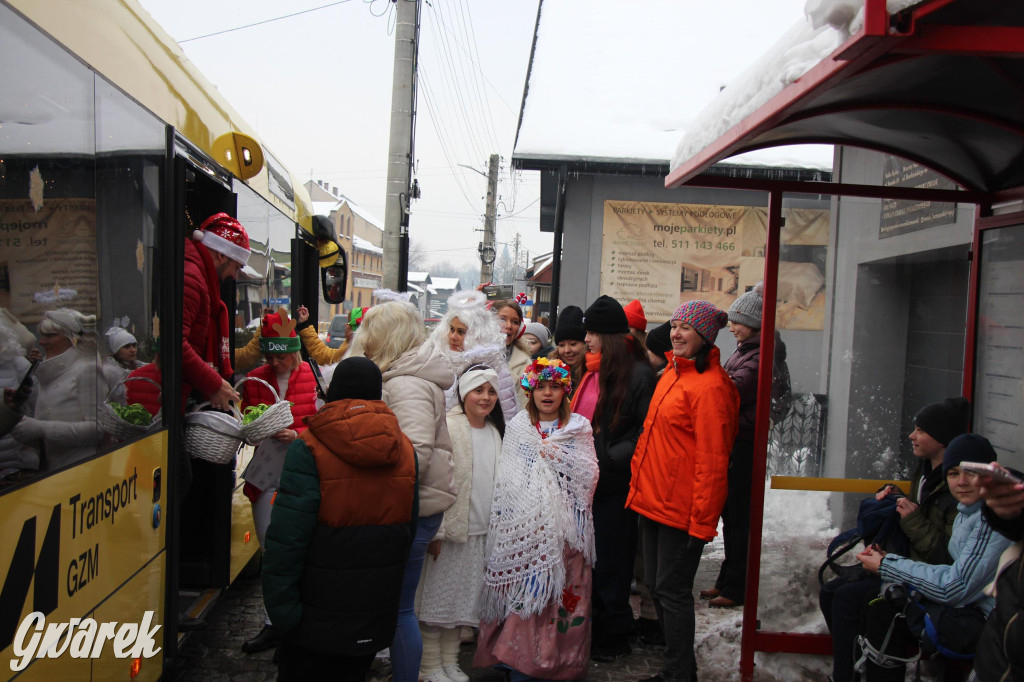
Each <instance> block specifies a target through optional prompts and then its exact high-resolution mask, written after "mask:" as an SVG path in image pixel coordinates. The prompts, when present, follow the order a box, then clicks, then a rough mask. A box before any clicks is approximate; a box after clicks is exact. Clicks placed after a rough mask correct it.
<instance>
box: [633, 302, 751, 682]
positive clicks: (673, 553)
mask: <svg viewBox="0 0 1024 682" xmlns="http://www.w3.org/2000/svg"><path fill="white" fill-rule="evenodd" d="M726 322H728V316H727V315H726V313H724V312H723V311H721V310H718V309H717V308H716V307H715V306H714V305H713V304H711V303H708V302H707V301H689V302H687V303H684V304H683V305H681V306H679V308H677V309H676V312H675V313H674V314H673V315H672V319H671V325H672V326H671V331H670V333H669V336H670V338H671V340H672V350H671V351H670V352H669V353H666V358H667V359H668V366H667V367H666V369H665V372H664V373H663V374H662V375H661V379H660V380H659V381H658V384H657V386H656V387H655V389H654V396H653V397H652V398H651V403H650V407H649V408H648V411H647V418H646V419H645V420H644V426H643V431H642V432H641V435H640V440H639V441H638V442H637V445H636V451H635V452H634V454H633V461H632V475H633V476H632V480H631V481H630V485H629V495H628V497H627V498H626V506H627V507H628V508H630V509H632V510H634V511H636V512H637V513H639V514H640V530H641V533H642V537H643V545H644V573H645V575H646V578H647V586H648V587H649V588H650V590H651V596H652V597H653V598H654V604H655V607H656V608H657V611H658V620H659V622H660V623H661V625H662V630H663V632H664V635H665V642H666V647H665V655H664V661H663V663H662V669H661V673H659V674H658V675H656V676H654V677H652V678H650V679H651V680H659V681H660V680H666V681H669V682H671V681H673V680H691V679H695V675H696V672H697V659H696V657H695V656H694V650H693V643H694V629H695V616H694V610H693V579H694V577H695V576H696V574H697V567H698V566H699V565H700V555H701V551H702V550H703V549H704V545H705V544H706V543H707V542H709V541H710V540H712V539H713V538H714V537H715V533H716V529H717V527H718V517H719V516H720V515H721V513H722V507H723V506H724V505H725V498H726V495H727V493H728V470H729V452H730V450H732V445H733V440H734V439H735V438H736V431H737V429H738V421H739V395H738V393H737V391H736V385H735V384H734V383H733V381H732V379H730V378H729V375H728V374H726V373H725V370H723V369H722V366H721V364H720V362H719V352H718V348H717V347H716V346H715V345H714V343H715V338H716V337H717V336H718V331H719V330H720V329H721V328H722V327H724V326H725V324H726Z"/></svg>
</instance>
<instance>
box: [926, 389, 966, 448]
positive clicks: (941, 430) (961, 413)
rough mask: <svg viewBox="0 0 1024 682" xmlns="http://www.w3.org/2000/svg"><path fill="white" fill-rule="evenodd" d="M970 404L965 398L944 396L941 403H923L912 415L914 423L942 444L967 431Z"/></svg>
mask: <svg viewBox="0 0 1024 682" xmlns="http://www.w3.org/2000/svg"><path fill="white" fill-rule="evenodd" d="M970 412H971V404H970V403H969V402H967V398H946V399H945V400H943V401H942V402H941V403H932V404H931V405H925V406H924V407H922V408H921V411H920V412H918V413H917V414H916V415H915V416H914V425H915V426H917V427H918V428H920V429H921V430H922V431H924V432H925V433H927V434H928V435H929V436H931V437H932V438H934V439H935V440H937V441H938V442H940V443H942V445H943V446H946V445H949V442H950V441H951V440H953V439H954V438H956V437H957V436H959V435H960V434H961V433H966V432H967V420H968V419H969V418H970Z"/></svg>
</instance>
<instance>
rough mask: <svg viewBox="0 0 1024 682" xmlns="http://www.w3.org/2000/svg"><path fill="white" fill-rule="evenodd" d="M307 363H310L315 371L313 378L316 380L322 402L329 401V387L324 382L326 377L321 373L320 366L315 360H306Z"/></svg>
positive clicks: (310, 366)
mask: <svg viewBox="0 0 1024 682" xmlns="http://www.w3.org/2000/svg"><path fill="white" fill-rule="evenodd" d="M306 362H307V363H309V368H310V369H311V370H313V377H314V378H315V379H316V387H317V390H318V392H319V394H320V398H321V400H325V401H326V400H327V385H326V382H324V375H323V374H322V373H321V372H320V365H318V364H317V362H316V360H314V359H313V358H306Z"/></svg>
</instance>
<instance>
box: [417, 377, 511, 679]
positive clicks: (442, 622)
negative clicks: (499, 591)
mask: <svg viewBox="0 0 1024 682" xmlns="http://www.w3.org/2000/svg"><path fill="white" fill-rule="evenodd" d="M457 386H458V397H459V404H458V405H456V406H455V407H453V408H452V409H451V410H449V411H448V432H449V434H450V435H451V439H452V453H453V460H454V463H455V486H456V488H457V490H458V492H457V493H456V497H455V504H454V505H452V506H451V507H450V508H449V509H448V510H447V511H446V512H445V513H444V520H443V521H442V522H441V528H440V529H439V530H438V531H437V535H436V536H434V539H433V540H432V541H431V542H430V544H429V545H427V555H428V558H427V559H426V561H425V563H424V567H423V579H422V582H421V583H420V603H419V608H418V609H417V613H418V614H419V620H420V631H421V632H422V634H423V658H422V659H421V662H420V679H421V680H423V682H467V681H468V680H469V676H468V675H466V674H465V673H464V672H463V671H462V670H461V669H460V668H459V664H458V658H459V644H460V632H459V631H460V629H461V627H462V626H471V627H476V626H477V625H478V624H479V622H480V612H479V597H480V590H481V588H482V587H483V579H484V565H485V564H486V562H487V556H486V550H487V528H488V524H489V522H490V517H491V498H492V495H493V489H494V472H495V471H496V470H497V463H498V455H499V454H500V453H501V439H502V436H503V434H504V431H505V420H504V418H503V415H502V410H501V407H500V406H499V404H498V374H497V372H495V371H494V370H493V369H492V368H491V367H489V366H487V365H472V366H470V367H469V368H468V369H466V371H465V372H463V374H462V376H461V377H459V381H458V383H457Z"/></svg>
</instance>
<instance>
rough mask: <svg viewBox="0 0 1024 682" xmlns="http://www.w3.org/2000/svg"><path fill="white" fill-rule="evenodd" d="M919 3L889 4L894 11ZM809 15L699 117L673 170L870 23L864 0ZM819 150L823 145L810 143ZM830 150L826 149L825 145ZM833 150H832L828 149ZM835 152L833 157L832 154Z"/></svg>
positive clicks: (824, 0)
mask: <svg viewBox="0 0 1024 682" xmlns="http://www.w3.org/2000/svg"><path fill="white" fill-rule="evenodd" d="M916 2H917V0H887V2H886V6H887V7H886V9H887V10H888V11H889V12H890V13H895V12H899V11H900V10H902V9H905V8H906V7H908V6H910V5H913V4H916ZM806 12H807V13H806V14H805V16H804V17H803V18H801V19H800V20H798V21H797V22H796V23H794V24H793V25H792V26H791V27H790V29H789V30H788V31H786V32H785V33H784V34H783V35H782V36H781V37H780V38H779V39H778V41H776V43H775V44H774V45H773V46H772V47H771V48H770V49H769V50H768V52H766V53H765V54H763V55H762V56H761V57H759V58H758V59H756V60H754V61H753V63H752V64H751V65H750V66H749V67H748V68H747V69H746V70H745V71H744V72H743V73H741V74H740V75H739V76H738V77H737V78H736V79H735V80H733V81H732V82H730V83H729V85H727V86H726V87H725V89H723V90H722V92H721V93H720V94H719V95H718V96H717V97H715V98H714V99H713V100H711V102H710V103H709V104H708V105H707V106H706V107H705V108H704V109H703V110H702V111H701V112H700V113H699V114H698V115H697V117H696V118H695V119H694V120H693V122H692V124H691V125H689V126H687V130H686V132H685V133H684V134H683V136H682V138H681V139H680V140H679V142H678V144H677V146H676V151H675V154H673V156H672V163H671V169H673V170H674V169H675V168H676V167H677V166H679V165H681V164H683V163H685V162H686V161H688V160H689V159H690V158H692V157H693V156H694V155H696V154H697V153H698V152H700V151H701V150H702V149H704V148H705V147H706V146H708V145H709V144H711V143H712V142H714V141H715V140H716V139H718V138H719V137H721V135H722V134H723V133H725V132H726V131H727V130H729V129H730V128H732V127H733V126H735V125H736V124H737V123H739V122H740V121H742V120H743V119H744V118H746V117H747V116H749V115H750V114H752V113H753V112H755V111H757V109H758V108H760V107H761V106H762V105H763V104H765V102H767V101H768V100H770V99H771V98H772V97H774V96H775V95H777V94H779V93H780V92H782V90H783V89H785V88H786V87H787V86H788V85H790V84H792V83H793V82H794V81H796V80H797V79H798V78H800V77H801V76H803V75H804V74H805V73H807V72H808V71H809V70H810V69H811V68H812V67H814V66H815V65H816V64H818V62H820V61H821V60H822V59H824V58H826V57H827V56H828V55H830V54H831V53H832V52H833V51H834V50H835V49H836V48H837V47H839V46H840V45H842V44H843V42H844V41H846V39H847V38H849V37H850V35H852V34H854V33H856V32H857V31H859V30H860V29H861V28H862V27H863V25H864V6H863V2H862V0H811V1H810V2H808V3H807V10H806ZM805 146H808V147H809V146H819V145H805ZM821 146H825V145H821ZM794 148H796V147H795V146H794V147H779V148H774V149H777V150H778V151H774V149H772V150H760V151H758V152H751V153H748V154H740V155H738V156H734V157H732V158H730V159H729V163H742V159H744V158H747V157H750V156H752V155H753V154H763V153H765V152H769V151H771V152H773V153H776V154H778V153H786V152H787V150H789V149H794ZM826 148H828V149H831V147H827V146H826ZM830 154H831V153H830Z"/></svg>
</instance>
